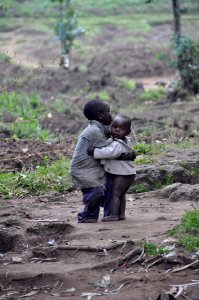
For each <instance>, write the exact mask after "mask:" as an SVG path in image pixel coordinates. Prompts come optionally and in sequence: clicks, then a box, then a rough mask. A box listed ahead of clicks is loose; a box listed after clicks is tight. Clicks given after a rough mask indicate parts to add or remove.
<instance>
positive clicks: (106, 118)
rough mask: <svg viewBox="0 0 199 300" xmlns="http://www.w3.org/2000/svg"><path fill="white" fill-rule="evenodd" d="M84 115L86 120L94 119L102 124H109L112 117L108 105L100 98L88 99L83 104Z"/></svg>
mask: <svg viewBox="0 0 199 300" xmlns="http://www.w3.org/2000/svg"><path fill="white" fill-rule="evenodd" d="M83 112H84V115H85V117H86V118H87V119H88V120H96V121H99V122H101V123H102V124H103V125H110V124H111V121H112V117H111V114H110V106H109V105H108V104H107V103H106V102H103V101H101V100H91V101H88V102H87V103H86V104H85V106H84V110H83Z"/></svg>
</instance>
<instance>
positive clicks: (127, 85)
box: [122, 80, 136, 91]
mask: <svg viewBox="0 0 199 300" xmlns="http://www.w3.org/2000/svg"><path fill="white" fill-rule="evenodd" d="M122 84H123V87H124V89H126V90H129V91H135V89H136V82H135V81H132V80H124V81H123V82H122Z"/></svg>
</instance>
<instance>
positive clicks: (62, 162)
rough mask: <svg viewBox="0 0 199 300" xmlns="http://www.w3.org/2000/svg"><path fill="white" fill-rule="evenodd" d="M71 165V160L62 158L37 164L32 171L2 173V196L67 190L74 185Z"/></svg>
mask: <svg viewBox="0 0 199 300" xmlns="http://www.w3.org/2000/svg"><path fill="white" fill-rule="evenodd" d="M44 160H45V157H44ZM46 163H47V161H46ZM69 167H70V160H69V159H65V158H60V159H58V160H57V161H55V162H54V163H52V164H51V165H46V166H37V168H36V169H35V170H32V171H26V172H23V173H15V174H12V173H9V174H0V196H1V197H3V198H5V199H9V198H12V197H16V196H18V197H19V196H20V197H23V196H25V195H28V194H40V193H43V192H47V191H58V192H63V191H66V190H67V189H69V188H70V187H71V185H72V183H71V179H70V175H69Z"/></svg>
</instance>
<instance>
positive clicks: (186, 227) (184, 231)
mask: <svg viewBox="0 0 199 300" xmlns="http://www.w3.org/2000/svg"><path fill="white" fill-rule="evenodd" d="M168 234H169V235H170V236H176V237H177V238H179V243H180V244H181V245H182V246H183V247H185V249H186V250H187V251H190V252H193V251H194V250H196V249H197V248H198V247H199V210H197V209H193V210H189V211H187V212H185V213H184V215H183V217H182V219H181V224H180V225H178V226H176V227H175V228H174V229H172V230H170V231H169V232H168Z"/></svg>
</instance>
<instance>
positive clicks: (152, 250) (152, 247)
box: [144, 242, 168, 255]
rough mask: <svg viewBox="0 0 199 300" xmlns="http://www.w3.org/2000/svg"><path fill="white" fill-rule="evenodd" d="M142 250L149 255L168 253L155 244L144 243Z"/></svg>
mask: <svg viewBox="0 0 199 300" xmlns="http://www.w3.org/2000/svg"><path fill="white" fill-rule="evenodd" d="M144 248H145V250H146V252H147V253H148V254H150V255H158V254H165V253H168V250H165V249H164V248H163V247H159V246H158V245H157V244H155V243H152V242H145V243H144Z"/></svg>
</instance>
